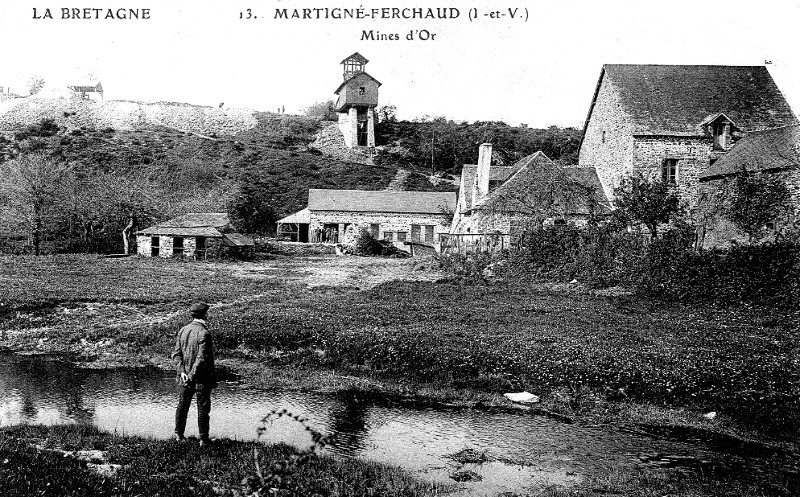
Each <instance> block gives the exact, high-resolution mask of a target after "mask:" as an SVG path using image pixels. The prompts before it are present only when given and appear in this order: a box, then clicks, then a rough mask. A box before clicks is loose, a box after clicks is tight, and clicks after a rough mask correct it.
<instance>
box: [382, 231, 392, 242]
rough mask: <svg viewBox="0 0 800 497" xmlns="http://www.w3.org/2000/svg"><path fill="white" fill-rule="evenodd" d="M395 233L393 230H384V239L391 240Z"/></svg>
mask: <svg viewBox="0 0 800 497" xmlns="http://www.w3.org/2000/svg"><path fill="white" fill-rule="evenodd" d="M393 235H394V233H392V232H391V231H384V232H383V239H384V240H386V241H387V242H391V241H392V239H393Z"/></svg>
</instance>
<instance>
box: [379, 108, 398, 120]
mask: <svg viewBox="0 0 800 497" xmlns="http://www.w3.org/2000/svg"><path fill="white" fill-rule="evenodd" d="M375 115H376V117H377V118H378V122H379V123H394V122H397V107H396V106H394V105H383V106H381V107H378V108H377V109H376V110H375Z"/></svg>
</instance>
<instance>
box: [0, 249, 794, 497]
mask: <svg viewBox="0 0 800 497" xmlns="http://www.w3.org/2000/svg"><path fill="white" fill-rule="evenodd" d="M438 276H441V275H438ZM435 277H437V275H435V274H427V273H425V272H420V271H415V270H414V265H413V262H410V261H399V260H380V259H368V258H355V257H347V258H336V257H331V256H318V257H307V258H293V257H278V258H276V259H273V260H269V261H261V262H258V263H247V264H226V263H193V262H178V261H162V260H148V259H136V258H132V259H104V258H102V257H95V256H54V257H41V258H33V257H5V258H0V331H2V332H3V339H2V341H0V344H2V345H6V346H9V347H11V348H13V349H17V350H39V351H70V352H73V353H77V354H78V357H77V359H78V360H82V361H85V362H88V363H90V364H91V363H102V362H103V361H104V360H106V359H108V358H109V357H111V358H112V359H113V360H112V361H111V364H113V363H114V361H117V363H119V362H121V363H125V364H152V363H156V364H161V365H167V364H168V361H167V360H166V356H167V354H168V353H169V351H170V350H171V347H172V341H173V339H174V333H175V331H176V330H177V329H178V327H180V326H181V325H183V324H184V323H185V322H187V321H188V316H187V315H186V313H185V312H184V309H186V307H187V306H188V304H189V303H190V302H191V301H193V300H196V299H201V300H205V301H207V302H209V303H212V304H213V306H212V311H211V316H210V325H211V328H212V330H213V332H214V334H215V340H216V345H217V349H218V356H219V358H220V360H219V362H220V363H221V364H222V365H223V366H225V367H228V368H231V369H234V370H236V371H237V372H239V373H241V374H242V376H243V377H245V378H247V379H248V381H250V382H252V383H255V384H259V383H262V384H269V385H272V386H275V385H282V386H288V387H292V386H293V387H295V388H354V387H355V388H360V389H363V390H372V391H376V392H379V393H383V394H387V393H391V394H400V395H405V396H412V397H417V398H419V397H425V398H429V399H431V398H435V399H438V400H450V401H453V400H456V401H460V402H462V403H467V404H472V405H475V404H476V403H478V404H480V403H493V404H499V403H502V402H503V401H502V397H500V396H499V395H498V394H500V393H502V392H505V391H509V390H514V391H516V390H528V391H530V392H532V393H535V394H537V395H540V396H541V397H542V399H543V402H542V405H543V406H544V408H545V409H547V410H549V411H552V412H556V413H560V414H563V415H567V416H570V417H574V418H576V419H577V420H578V421H583V422H592V423H596V422H602V423H607V422H611V423H615V424H618V425H619V424H624V425H625V426H634V427H637V429H639V428H642V427H646V428H653V427H660V428H663V429H665V430H666V431H665V432H664V433H666V434H667V436H676V437H679V438H680V437H682V436H684V435H685V432H686V430H687V429H689V430H690V431H691V430H694V431H691V433H690V434H692V436H695V435H697V434H700V435H699V436H700V438H706V439H707V440H709V441H710V442H713V441H714V440H715V439H717V438H718V437H719V436H721V435H724V437H730V436H735V437H737V436H739V437H745V438H749V439H756V440H759V441H760V442H765V441H766V442H768V443H769V444H771V445H773V446H775V447H783V448H784V449H787V448H788V449H789V450H794V451H797V448H798V446H797V440H798V438H797V437H798V429H800V426H799V425H798V423H799V421H798V420H800V405H798V402H799V400H798V399H800V362H798V360H797V358H798V357H800V351H799V350H798V343H800V342H799V341H798V339H800V336H799V335H800V331H799V330H798V326H797V324H796V323H797V322H798V316H797V315H793V314H790V313H781V312H775V311H772V310H767V309H755V308H743V307H737V308H727V309H718V308H711V307H697V306H686V305H671V304H665V303H656V302H647V301H644V300H641V299H639V298H637V297H634V296H630V295H616V296H613V295H604V294H601V293H597V292H591V291H589V290H586V289H582V288H579V287H574V286H569V285H553V286H547V285H533V284H527V283H515V284H505V283H498V284H492V285H480V284H462V283H460V282H458V281H456V280H439V281H431V280H432V279H434V278H435ZM393 280H394V281H393ZM399 280H406V281H399ZM413 280H421V281H413ZM343 378H346V379H347V380H343ZM709 411H715V412H717V413H718V414H717V416H716V418H715V419H713V420H711V419H706V418H704V417H703V414H704V413H706V412H709ZM31 429H34V428H31ZM36 429H39V428H36ZM42 429H43V428H42ZM681 429H682V430H683V431H681ZM48 433H49V434H48V435H47V436H48V437H49V436H54V437H55V438H56V439H58V440H61V439H65V437H66V439H69V436H67V434H64V433H61V432H58V431H55V432H52V431H51V432H48ZM53 433H55V435H53ZM65 433H67V432H65ZM659 433H661V432H659ZM670 433H672V435H670ZM681 433H684V435H681ZM687 433H688V432H687ZM13 435H14V436H11V432H8V436H7V437H6V438H5V439H4V441H0V448H5V450H11V451H12V452H14V453H22V454H28V455H26V456H25V457H29V458H32V459H31V460H32V461H33V460H38V459H36V458H39V459H41V458H45V459H47V457H46V456H42V455H36V454H33V453H31V452H30V451H29V450H28V449H25V448H24V447H22V446H19V445H14V444H15V443H18V439H19V437H20V436H23V435H20V432H14V434H13ZM25 436H27V435H25ZM25 436H23V438H24V437H25ZM37 436H43V435H37ZM70 436H71V435H70ZM107 436H108V435H102V434H92V433H88V432H86V433H82V434H81V437H78V438H75V437H73V438H72V440H73V441H74V443H78V440H81V442H80V443H95V442H92V441H93V440H102V439H105V438H104V437H107ZM82 437H87V438H86V440H89V442H84V441H82V440H83V438H82ZM93 437H94V438H93ZM715 437H717V438H715ZM13 440H17V442H14V441H13ZM726 440H727V438H726ZM59 443H61V442H59ZM97 443H100V442H97ZM115 443H116V442H115ZM130 443H131V444H133V445H132V446H137V447H138V446H143V447H149V448H148V449H147V451H150V453H156V454H160V455H158V457H159V458H161V457H164V458H166V459H164V460H170V461H172V462H174V463H175V464H178V463H177V462H176V461H175V460H174V459H169V458H174V457H177V456H176V455H175V454H172V453H171V452H170V451H173V452H174V450H173V449H169V446H168V445H165V443H164V442H152V441H146V442H143V441H136V442H135V443H133V442H130ZM125 444H129V442H127V441H126V442H124V443H123V444H122V445H125ZM137 444H140V445H137ZM234 445H235V447H234ZM734 445H735V444H734ZM125 446H127V445H125ZM224 447H226V448H225V450H229V451H232V452H231V453H239V452H236V451H240V450H244V449H241V447H243V446H241V447H240V446H239V445H236V444H233V443H232V442H231V444H230V445H229V444H228V442H225V443H224ZM142 450H143V451H144V452H147V451H145V450H144V449H142ZM275 450H280V449H275ZM159 451H161V452H159ZM164 451H166V452H164ZM112 453H113V451H112ZM136 453H138V452H136ZM242 453H244V452H242ZM170 454H172V455H170ZM191 457H192V458H193V459H191V461H192V463H191V464H187V465H185V469H186V471H188V472H189V473H186V474H182V475H181V476H180V478H179V479H178V480H175V481H176V482H177V483H175V485H178V486H184V487H186V486H187V485H188V484H189V483H188V482H189V481H190V480H191V481H193V482H194V481H195V480H192V478H194V479H198V478H199V477H198V476H192V475H194V473H191V472H192V471H196V468H207V467H214V468H216V466H215V464H217V463H213V462H209V461H207V460H206V459H203V458H204V457H207V455H202V454H195V455H192V456H191ZM226 457H233V456H226ZM237 457H238V456H237ZM242 457H244V456H242ZM20 460H23V461H27V460H28V459H24V458H23V459H20ZM157 460H158V459H157ZM0 461H2V458H0ZM48 461H49V459H48ZM52 463H53V464H56V462H55V461H53V462H52ZM47 464H50V462H48V463H47ZM58 464H66V463H63V462H62V463H58ZM325 464H328V463H325ZM330 464H333V463H330ZM54 467H55V466H54ZM59 467H60V466H59ZM181 467H183V466H181ZM132 468H138V469H132V471H139V472H141V474H152V473H153V471H151V469H149V468H140V467H137V466H136V465H133V466H132ZM18 470H19V471H22V467H20V468H18ZM79 470H80V471H84V470H83V469H80V468H78V469H75V470H74V471H79ZM15 471H17V470H15ZM59 471H60V470H59ZM70 471H73V470H72V469H70ZM204 471H205V470H204ZM220 471H223V472H224V471H229V469H221V470H220ZM319 471H320V472H321V473H325V474H328V473H329V472H332V473H330V474H339V475H340V476H337V478H339V477H341V478H346V476H343V475H342V474H341V473H336V471H344V472H353V474H359V472H360V471H363V469H361V468H356V467H351V468H349V469H341V468H340V469H336V468H335V467H333V466H330V465H328V466H321V467H320V469H319ZM376 471H377V470H376ZM12 473H14V472H13V471H12ZM156 473H157V472H156ZM190 473H191V474H190ZM7 474H9V473H7ZM67 474H72V473H67ZM76 474H77V473H76ZM80 474H81V475H84V474H83V473H80ZM137 474H139V473H137ZM84 476H85V475H84ZM229 476H230V478H232V479H231V480H230V481H234V480H235V478H240V476H241V475H239V474H238V473H237V474H236V475H229ZM234 476H235V478H234ZM75 478H76V479H75V480H74V481H78V477H77V476H76V477H75ZM159 478H160V477H159ZM220 478H222V479H225V477H222V476H220ZM369 478H372V477H369ZM375 478H378V477H375ZM592 478H593V479H591V480H590V481H589V482H588V483H587V484H586V485H584V486H582V487H581V488H580V489H575V490H563V489H562V490H557V489H554V490H552V491H548V492H549V493H545V494H544V495H552V496H554V497H561V496H567V495H576V496H577V495H595V494H600V495H603V494H604V493H609V492H610V493H617V494H620V493H621V494H625V495H664V493H665V492H666V493H668V494H670V495H687V496H688V495H790V494H791V492H788V493H786V492H781V491H769V492H766V491H765V490H764V488H763V487H759V486H758V485H755V486H748V484H747V483H741V482H740V483H737V484H736V485H733V484H727V483H726V484H723V480H726V479H727V478H728V477H727V476H725V475H696V474H689V475H686V474H682V473H678V472H672V471H666V472H660V473H658V474H657V475H654V474H651V473H630V472H628V473H615V474H608V475H594V476H593V477H592ZM87 481H88V482H90V483H91V482H95V483H96V482H97V481H100V480H96V479H93V477H90V478H89V479H88V480H87ZM135 481H139V482H140V483H139V484H141V485H144V487H131V488H139V489H140V490H139V491H140V493H141V489H142V488H149V487H147V485H151V484H152V485H155V484H156V483H154V482H155V480H153V481H152V482H151V481H150V480H149V479H147V478H144V479H141V478H137V479H136V480H135ZM92 484H94V483H92ZM97 484H98V485H100V486H99V487H97V488H103V489H106V487H103V486H102V485H106V483H97ZM109 485H110V484H109ZM115 485H116V483H115ZM398 485H399V486H398V487H397V488H399V489H400V490H397V489H394V490H392V491H395V490H397V491H398V492H401V493H394V494H393V493H386V494H383V495H404V494H403V493H402V491H405V490H402V488H406V487H404V486H403V485H406V483H402V484H398ZM408 485H411V484H410V483H409V484H408ZM587 485H588V486H587ZM81 488H84V487H81ZM197 488H198V489H200V488H205V487H203V485H202V484H199V486H197ZM409 488H411V487H409ZM587 488H595V489H601V490H602V491H600V490H598V491H597V492H594V490H592V491H589V490H587ZM107 490H108V489H106V490H102V491H103V492H105V491H107ZM112 490H113V488H112V489H111V490H108V492H111V493H113V491H112ZM198 491H199V490H198ZM414 491H416V490H414ZM98 492H100V490H98ZM132 492H134V493H135V491H133V490H132ZM387 492H388V491H387ZM100 495H102V493H100ZM131 495H133V494H131ZM353 495H359V494H353ZM365 495H366V494H365ZM376 495H377V494H376ZM405 495H418V494H414V493H412V494H405ZM422 495H424V494H422Z"/></svg>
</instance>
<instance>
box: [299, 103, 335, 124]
mask: <svg viewBox="0 0 800 497" xmlns="http://www.w3.org/2000/svg"><path fill="white" fill-rule="evenodd" d="M303 114H305V115H306V116H308V117H315V118H317V119H321V120H323V121H335V120H336V119H337V118H338V115H337V113H336V106H335V104H334V103H333V100H328V101H327V102H317V103H314V104H311V105H309V106H308V107H306V108H304V109H303Z"/></svg>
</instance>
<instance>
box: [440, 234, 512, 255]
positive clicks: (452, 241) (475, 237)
mask: <svg viewBox="0 0 800 497" xmlns="http://www.w3.org/2000/svg"><path fill="white" fill-rule="evenodd" d="M439 247H440V249H439V252H440V253H441V254H463V255H466V254H477V253H495V252H503V251H506V250H510V251H514V250H516V245H515V244H513V243H512V241H511V235H509V234H508V233H483V234H479V233H456V234H444V233H442V234H440V235H439Z"/></svg>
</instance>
